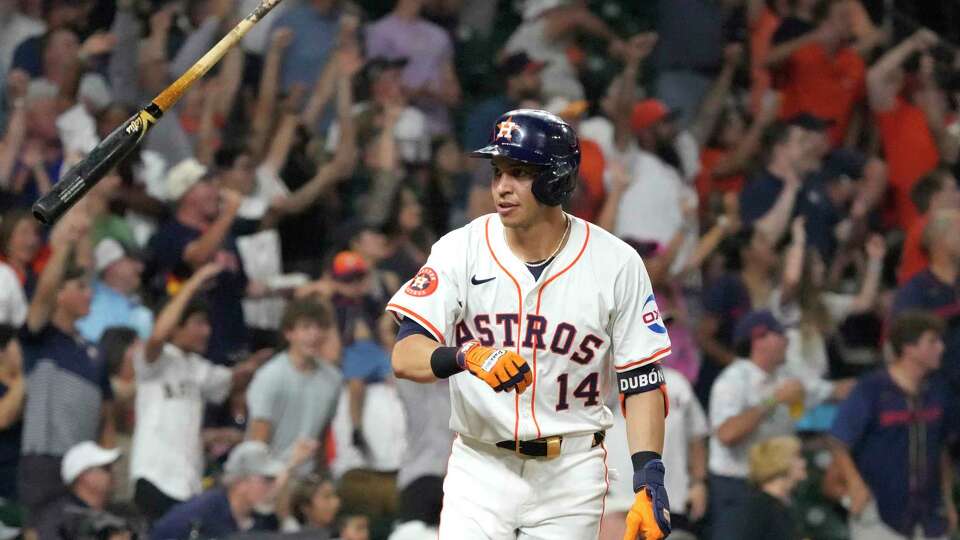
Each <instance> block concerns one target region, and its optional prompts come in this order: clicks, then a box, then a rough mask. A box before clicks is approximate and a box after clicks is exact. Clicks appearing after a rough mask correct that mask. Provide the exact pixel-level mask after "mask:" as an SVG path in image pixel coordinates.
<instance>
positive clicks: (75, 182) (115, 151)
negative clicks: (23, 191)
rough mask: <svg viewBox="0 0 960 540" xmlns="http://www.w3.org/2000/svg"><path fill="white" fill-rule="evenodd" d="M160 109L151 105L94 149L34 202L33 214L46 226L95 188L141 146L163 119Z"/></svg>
mask: <svg viewBox="0 0 960 540" xmlns="http://www.w3.org/2000/svg"><path fill="white" fill-rule="evenodd" d="M161 114H162V112H160V110H159V108H157V107H156V106H155V105H153V104H151V106H149V107H147V108H145V109H143V110H141V111H140V112H138V113H137V114H135V115H133V116H131V117H130V118H129V119H127V121H126V122H124V123H123V124H121V125H120V127H118V128H117V129H115V130H113V132H112V133H110V134H109V135H107V137H106V138H105V139H104V140H103V141H102V142H101V143H100V144H98V145H97V146H96V148H94V149H93V150H91V151H90V154H89V155H88V156H87V157H85V158H83V160H81V161H80V162H79V163H77V164H76V165H74V166H73V167H71V168H70V170H68V171H67V172H66V174H64V175H63V178H61V179H60V181H59V182H57V183H56V184H55V185H54V186H53V188H52V189H51V190H50V192H49V193H47V194H46V195H44V196H43V197H40V199H39V200H38V201H37V202H35V203H34V204H33V216H34V217H35V218H37V221H39V222H40V223H43V224H44V225H52V224H53V223H55V222H56V221H57V220H58V219H60V217H61V216H63V214H65V213H66V212H67V210H69V209H70V208H72V207H73V205H74V204H76V203H77V201H79V200H80V199H81V198H82V197H83V196H84V195H85V194H86V193H87V192H88V191H90V190H91V189H93V186H95V185H97V182H99V181H100V180H101V179H102V178H103V177H104V176H106V174H107V173H108V172H109V171H110V169H112V168H113V167H115V166H116V165H117V164H118V163H120V161H121V160H123V158H125V157H126V156H127V155H129V154H130V152H131V151H132V150H133V149H134V147H136V146H137V143H139V142H140V139H142V138H143V135H144V134H145V133H146V132H147V129H148V128H149V127H150V124H151V123H152V122H155V121H156V120H157V119H158V118H160V115H161Z"/></svg>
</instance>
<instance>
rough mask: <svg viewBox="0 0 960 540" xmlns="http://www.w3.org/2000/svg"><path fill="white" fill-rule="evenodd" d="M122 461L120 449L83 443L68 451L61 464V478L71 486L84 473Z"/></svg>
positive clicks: (90, 442)
mask: <svg viewBox="0 0 960 540" xmlns="http://www.w3.org/2000/svg"><path fill="white" fill-rule="evenodd" d="M118 459H120V449H118V448H114V449H113V450H107V449H106V448H103V447H102V446H98V445H97V443H95V442H93V441H83V442H82V443H78V444H75V445H74V446H73V447H71V448H70V450H67V453H66V455H65V456H63V462H62V463H61V464H60V476H61V477H62V478H63V483H64V484H66V485H68V486H69V485H70V484H72V483H73V481H74V480H76V479H77V477H78V476H80V475H81V474H83V472H84V471H86V470H89V469H92V468H94V467H102V466H104V465H109V464H111V463H113V462H114V461H116V460H118Z"/></svg>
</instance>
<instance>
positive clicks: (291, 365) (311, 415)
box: [247, 300, 343, 476]
mask: <svg viewBox="0 0 960 540" xmlns="http://www.w3.org/2000/svg"><path fill="white" fill-rule="evenodd" d="M280 329H281V331H282V332H283V337H284V339H285V340H286V342H287V344H288V347H287V350H285V351H283V352H281V353H279V354H277V355H276V356H274V357H273V358H271V359H270V360H269V361H268V362H267V363H266V364H265V365H264V366H263V367H262V368H260V369H259V370H258V371H257V373H256V374H255V375H254V377H253V382H251V383H250V387H249V388H248V389H247V407H248V408H249V417H250V423H249V426H248V432H247V437H248V438H249V439H252V440H255V441H262V442H264V443H266V444H268V445H269V447H270V448H271V450H272V451H273V453H274V454H275V455H278V456H288V455H290V453H291V452H292V451H293V449H294V448H295V443H296V442H297V441H298V440H299V439H308V440H313V441H318V442H320V444H321V446H325V443H326V438H325V433H326V431H327V429H328V428H329V426H330V423H331V422H332V421H333V417H334V414H335V413H336V408H337V402H338V400H339V398H340V392H341V387H342V386H343V377H342V375H341V374H340V371H339V370H338V369H337V368H336V367H335V365H334V364H335V362H337V361H338V360H339V340H338V339H337V334H336V328H335V325H334V320H333V314H332V312H331V310H330V308H329V307H328V306H327V305H326V304H322V303H317V302H313V301H310V300H297V301H294V302H291V303H290V304H289V305H287V308H286V310H285V311H284V314H283V320H282V321H281V323H280ZM331 346H333V347H331ZM331 349H332V350H333V351H335V356H331V355H330V351H331ZM319 455H321V456H323V455H325V454H324V453H322V452H321V453H320V454H319ZM323 468H324V464H323V463H315V462H314V460H313V459H309V460H307V461H306V463H305V464H304V465H303V467H302V468H299V469H297V470H296V471H295V472H296V474H297V476H303V475H305V474H307V473H309V472H310V471H312V470H314V469H323Z"/></svg>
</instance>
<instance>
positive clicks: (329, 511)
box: [281, 473, 340, 537]
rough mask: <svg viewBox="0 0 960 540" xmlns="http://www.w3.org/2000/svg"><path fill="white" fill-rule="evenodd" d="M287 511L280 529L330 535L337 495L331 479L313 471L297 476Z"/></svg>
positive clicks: (338, 503)
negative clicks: (287, 514)
mask: <svg viewBox="0 0 960 540" xmlns="http://www.w3.org/2000/svg"><path fill="white" fill-rule="evenodd" d="M289 507H290V515H289V516H286V517H285V518H284V520H283V522H282V523H281V530H282V531H283V532H306V531H310V532H311V533H313V534H316V535H318V536H320V535H324V534H326V535H327V536H328V537H330V536H332V534H331V533H332V532H333V528H334V525H335V523H336V517H337V511H339V510H340V497H339V496H337V490H336V486H335V485H334V483H333V479H332V478H330V477H329V476H326V475H324V474H322V473H314V474H311V475H309V476H305V477H303V478H300V479H298V480H296V481H295V482H294V484H293V487H292V489H291V490H290V503H289Z"/></svg>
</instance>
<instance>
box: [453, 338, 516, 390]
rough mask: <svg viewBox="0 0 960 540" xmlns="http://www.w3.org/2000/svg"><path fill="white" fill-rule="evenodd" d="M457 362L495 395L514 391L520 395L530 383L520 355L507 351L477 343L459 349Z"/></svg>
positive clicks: (470, 342) (466, 344)
mask: <svg viewBox="0 0 960 540" xmlns="http://www.w3.org/2000/svg"><path fill="white" fill-rule="evenodd" d="M457 363H458V364H460V367H461V368H463V369H465V370H467V371H469V372H470V373H472V374H473V376H475V377H477V378H478V379H480V380H482V381H483V382H485V383H487V384H488V385H490V388H493V389H494V391H496V392H502V391H504V390H506V391H507V392H509V391H510V390H513V389H516V391H517V393H518V394H522V393H523V391H524V390H526V389H527V387H528V386H530V383H532V382H533V374H532V373H531V372H530V365H529V364H527V361H526V360H524V358H523V357H522V356H520V355H519V354H517V353H515V352H513V351H508V350H506V349H494V348H492V347H484V346H483V345H481V344H480V342H479V341H477V340H472V341H468V342H466V343H464V344H463V346H461V347H460V350H459V351H457Z"/></svg>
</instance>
